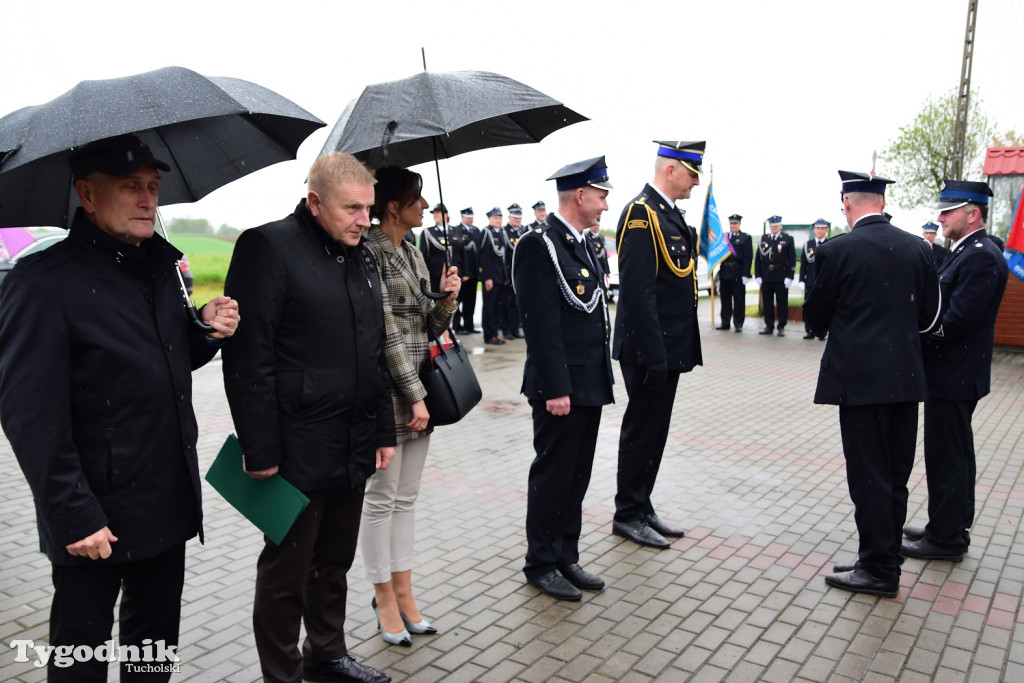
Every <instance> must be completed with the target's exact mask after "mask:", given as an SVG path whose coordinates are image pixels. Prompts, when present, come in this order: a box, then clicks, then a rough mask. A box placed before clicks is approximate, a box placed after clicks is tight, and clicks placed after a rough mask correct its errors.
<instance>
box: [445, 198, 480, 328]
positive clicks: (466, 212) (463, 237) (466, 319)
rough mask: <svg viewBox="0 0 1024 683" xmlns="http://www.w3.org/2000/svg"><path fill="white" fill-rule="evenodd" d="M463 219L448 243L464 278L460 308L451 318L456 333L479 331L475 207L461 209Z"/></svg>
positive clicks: (460, 295) (478, 272)
mask: <svg viewBox="0 0 1024 683" xmlns="http://www.w3.org/2000/svg"><path fill="white" fill-rule="evenodd" d="M461 215H462V222H461V223H459V224H458V225H456V226H453V227H452V229H451V234H450V236H449V242H450V243H451V245H452V265H454V266H457V267H458V269H459V275H460V276H461V277H462V289H460V290H459V310H458V311H457V312H456V313H455V316H454V318H453V319H452V320H453V322H452V327H453V328H455V331H456V332H465V333H466V334H476V333H477V332H479V331H480V330H478V329H476V328H475V327H473V325H475V324H476V323H475V322H474V317H475V315H476V290H477V285H478V284H479V283H480V229H479V228H477V227H476V226H475V225H473V207H472V206H467V207H466V208H465V209H463V210H462V213H461Z"/></svg>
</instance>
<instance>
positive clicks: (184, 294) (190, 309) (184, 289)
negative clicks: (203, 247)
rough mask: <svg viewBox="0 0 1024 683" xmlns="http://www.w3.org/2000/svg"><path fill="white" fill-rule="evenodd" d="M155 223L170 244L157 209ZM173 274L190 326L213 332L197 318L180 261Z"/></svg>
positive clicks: (197, 313) (194, 304)
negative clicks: (176, 279) (176, 277)
mask: <svg viewBox="0 0 1024 683" xmlns="http://www.w3.org/2000/svg"><path fill="white" fill-rule="evenodd" d="M156 223H157V225H159V226H160V232H162V233H163V234H164V239H165V240H167V243H168V244H170V242H171V240H170V238H169V237H168V236H167V228H166V227H164V219H163V218H162V217H161V216H160V209H157V211H156ZM174 272H175V273H176V274H177V276H178V285H179V286H180V287H181V296H182V298H183V299H184V303H185V309H186V310H187V311H188V317H189V319H190V320H191V321H192V324H193V325H195V326H196V327H198V328H199V329H201V330H202V331H203V332H213V327H211V326H210V325H207V324H206V323H204V322H203V319H202V318H200V317H199V311H197V310H196V302H195V301H193V300H192V297H190V296H189V295H188V287H186V286H185V278H184V277H182V275H181V261H180V260H178V261H176V262H175V263H174Z"/></svg>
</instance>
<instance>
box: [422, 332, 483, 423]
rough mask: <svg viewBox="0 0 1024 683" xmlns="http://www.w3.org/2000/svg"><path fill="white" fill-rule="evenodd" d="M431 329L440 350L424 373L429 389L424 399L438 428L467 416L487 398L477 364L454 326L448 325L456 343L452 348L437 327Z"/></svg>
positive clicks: (431, 420)
mask: <svg viewBox="0 0 1024 683" xmlns="http://www.w3.org/2000/svg"><path fill="white" fill-rule="evenodd" d="M428 327H429V325H428ZM430 332H431V336H433V337H434V339H435V341H436V342H437V347H438V348H439V349H440V352H439V353H438V354H437V355H436V356H434V358H433V360H432V361H431V362H430V367H429V368H428V369H427V370H425V371H424V372H423V373H421V374H420V381H421V382H423V387H424V388H425V389H426V390H427V396H426V398H424V399H423V401H424V403H425V404H426V406H427V412H429V413H430V425H431V426H434V427H438V426H441V425H450V424H455V423H456V422H458V421H459V420H461V419H462V418H464V417H465V416H466V414H467V413H468V412H469V411H470V410H472V409H473V406H475V405H476V404H477V403H479V402H480V399H481V398H483V391H481V389H480V382H478V381H477V379H476V373H475V372H473V366H472V365H470V364H469V357H468V356H467V355H466V350H465V349H464V348H463V346H462V344H461V343H460V342H459V340H458V339H456V338H455V334H454V333H453V332H452V330H451V328H448V334H449V335H450V336H451V339H452V346H451V348H448V349H446V348H445V347H444V344H443V343H442V342H443V340H442V339H441V337H439V336H437V335H434V334H433V330H430Z"/></svg>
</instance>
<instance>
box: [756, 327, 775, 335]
mask: <svg viewBox="0 0 1024 683" xmlns="http://www.w3.org/2000/svg"><path fill="white" fill-rule="evenodd" d="M771 333H772V328H770V327H766V328H764V329H763V330H761V331H760V332H758V334H771Z"/></svg>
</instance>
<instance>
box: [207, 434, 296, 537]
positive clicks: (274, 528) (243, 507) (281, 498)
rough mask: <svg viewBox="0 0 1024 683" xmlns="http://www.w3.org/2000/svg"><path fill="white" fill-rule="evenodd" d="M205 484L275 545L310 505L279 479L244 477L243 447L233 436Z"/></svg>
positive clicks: (218, 457) (226, 441) (224, 446)
mask: <svg viewBox="0 0 1024 683" xmlns="http://www.w3.org/2000/svg"><path fill="white" fill-rule="evenodd" d="M206 481H208V482H210V486H212V487H213V488H215V489H216V490H217V492H218V493H220V495H222V496H224V500H226V501H227V502H229V503H231V505H232V506H233V507H234V508H235V509H236V510H238V511H239V512H241V513H242V514H243V515H245V518H246V519H248V520H249V521H250V522H252V523H253V524H255V525H256V526H257V527H259V529H260V531H262V532H263V533H264V534H266V535H267V538H269V539H270V540H271V541H273V542H274V543H275V544H277V545H281V541H283V540H284V537H285V536H286V535H287V534H288V530H289V529H291V528H292V524H294V523H295V520H296V519H298V517H299V515H300V514H302V511H303V510H305V509H306V506H307V505H309V498H307V497H306V496H304V495H303V494H302V492H301V491H299V490H298V489H297V488H295V487H294V486H292V485H291V484H290V483H288V481H286V480H285V479H284V478H282V477H281V476H280V475H277V474H275V475H274V476H272V477H269V478H267V479H253V478H252V477H250V476H249V475H248V474H246V473H245V470H243V469H242V445H241V444H240V443H238V438H237V437H236V436H235V435H234V434H228V438H227V439H226V440H225V441H224V445H223V446H221V448H220V453H218V454H217V458H216V459H215V460H214V461H213V464H212V465H210V469H209V471H207V473H206Z"/></svg>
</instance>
